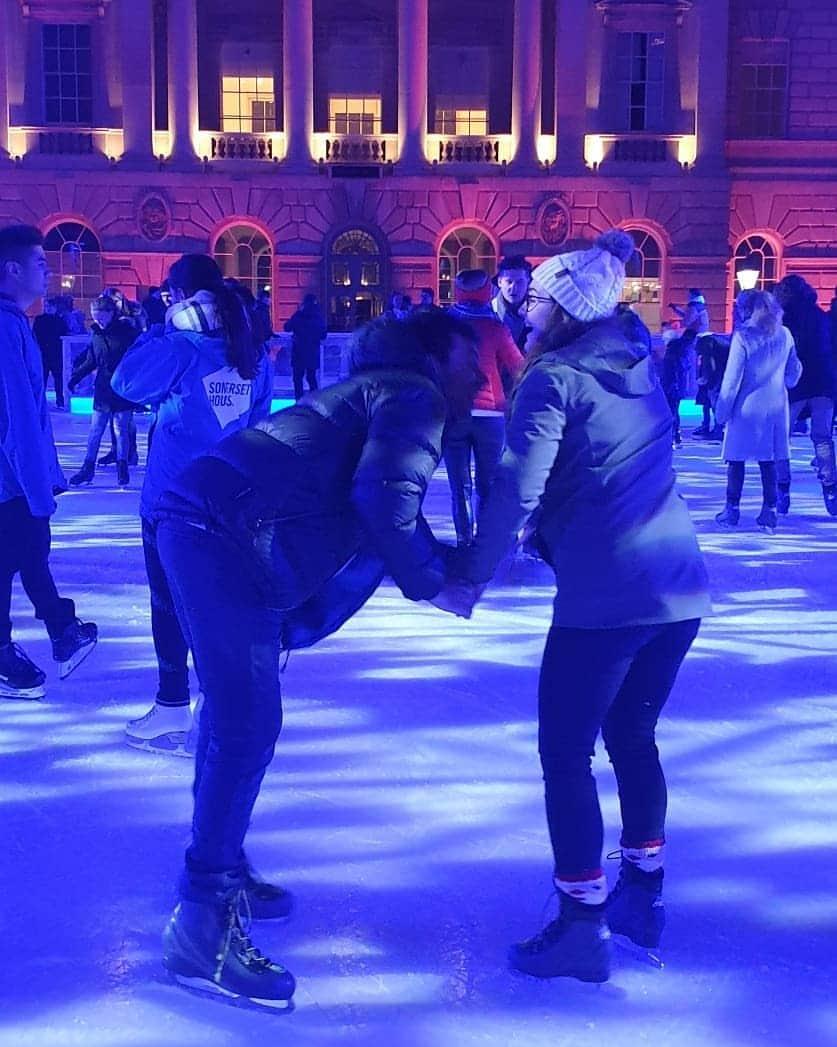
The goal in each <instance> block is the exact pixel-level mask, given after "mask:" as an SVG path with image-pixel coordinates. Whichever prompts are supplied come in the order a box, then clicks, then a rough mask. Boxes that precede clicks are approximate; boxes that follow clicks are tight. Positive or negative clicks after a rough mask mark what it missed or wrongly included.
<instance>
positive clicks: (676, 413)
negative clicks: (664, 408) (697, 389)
mask: <svg viewBox="0 0 837 1047" xmlns="http://www.w3.org/2000/svg"><path fill="white" fill-rule="evenodd" d="M665 394H666V400H667V401H668V409H669V410H670V411H671V422H672V426H673V429H672V434H671V435H672V439H674V440H679V439H680V400H681V396H680V390H679V389H666V391H665Z"/></svg>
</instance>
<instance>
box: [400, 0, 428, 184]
mask: <svg viewBox="0 0 837 1047" xmlns="http://www.w3.org/2000/svg"><path fill="white" fill-rule="evenodd" d="M428 33H429V15H428V0H398V135H399V142H400V149H399V153H398V159H399V163H400V164H401V166H402V168H403V169H404V170H406V171H410V170H413V171H420V170H421V168H422V167H423V166H425V165H426V163H427V155H426V153H425V149H424V139H425V135H426V133H427V66H428V59H429V36H428Z"/></svg>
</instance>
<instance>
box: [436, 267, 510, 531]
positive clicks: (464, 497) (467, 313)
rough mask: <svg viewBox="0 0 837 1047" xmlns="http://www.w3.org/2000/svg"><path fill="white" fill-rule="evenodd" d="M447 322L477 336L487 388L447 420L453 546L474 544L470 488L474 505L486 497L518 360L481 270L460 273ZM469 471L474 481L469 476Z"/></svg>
mask: <svg viewBox="0 0 837 1047" xmlns="http://www.w3.org/2000/svg"><path fill="white" fill-rule="evenodd" d="M454 297H455V300H456V304H455V305H453V306H451V307H450V309H449V310H448V311H449V312H450V314H451V315H452V316H455V317H457V319H459V320H463V321H465V322H466V323H469V324H470V325H471V327H473V329H474V331H475V332H476V335H477V345H478V347H479V357H480V369H481V371H482V373H483V374H484V375H485V376H486V378H487V382H486V384H485V385H484V386H483V388H482V389H480V390H479V392H478V393H477V395H476V396H475V397H474V402H473V404H471V405H470V410H469V411H467V412H465V413H464V414H463V415H462V416H461V417H459V418H449V419H448V423H447V425H446V426H445V435H444V438H443V441H442V448H443V452H444V457H445V469H446V471H447V475H448V484H449V485H450V493H451V507H452V511H453V524H454V528H455V530H456V543H457V545H470V544H471V542H472V541H473V538H474V510H475V506H474V488H476V493H477V504H479V503H480V502H481V501H482V500H483V499H484V498H485V496H486V495H487V494H488V491H489V488H490V487H491V482H492V480H493V479H494V473H495V471H496V469H497V464H498V463H499V461H500V456H501V455H502V453H503V446H504V444H505V432H506V420H505V414H504V413H505V410H506V393H505V388H504V379H506V380H507V381H508V383H509V384H511V383H512V382H513V381H514V379H515V378H516V376H517V374H518V373H519V371H520V369H521V367H522V366H523V356H522V355H521V353H520V351H519V350H518V348H517V346H516V345H515V344H514V340H513V339H512V336H511V334H510V332H509V329H508V328H507V327H506V326H505V325H504V324H503V323H501V322H500V320H498V319H497V317H496V315H495V314H494V312H493V310H492V308H491V304H490V303H491V281H490V280H489V278H488V274H487V273H486V272H484V271H483V270H482V269H463V270H462V271H461V272H460V273H459V274H458V275H457V277H456V282H455V284H454ZM472 466H473V476H472V471H471V470H472Z"/></svg>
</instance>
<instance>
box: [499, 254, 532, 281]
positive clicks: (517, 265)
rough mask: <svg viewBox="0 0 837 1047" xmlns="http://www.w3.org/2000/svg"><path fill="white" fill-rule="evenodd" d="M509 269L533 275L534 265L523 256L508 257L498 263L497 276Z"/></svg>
mask: <svg viewBox="0 0 837 1047" xmlns="http://www.w3.org/2000/svg"><path fill="white" fill-rule="evenodd" d="M509 269H524V270H525V271H526V272H527V273H531V272H532V263H531V262H530V261H529V259H528V258H526V257H525V256H524V255H522V254H510V255H506V257H505V258H501V259H500V261H499V262H498V263H497V275H498V276H499V275H500V273H502V272H505V271H506V270H509Z"/></svg>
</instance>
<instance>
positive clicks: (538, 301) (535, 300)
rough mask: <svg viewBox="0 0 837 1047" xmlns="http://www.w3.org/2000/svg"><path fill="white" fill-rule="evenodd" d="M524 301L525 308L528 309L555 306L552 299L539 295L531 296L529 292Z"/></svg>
mask: <svg viewBox="0 0 837 1047" xmlns="http://www.w3.org/2000/svg"><path fill="white" fill-rule="evenodd" d="M524 301H525V302H526V305H527V307H530V308H531V306H533V305H555V301H554V300H553V299H552V298H549V297H546V296H544V295H541V294H533V293H532V292H531V291H529V292H528V294H527V295H526V297H525V298H524Z"/></svg>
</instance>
